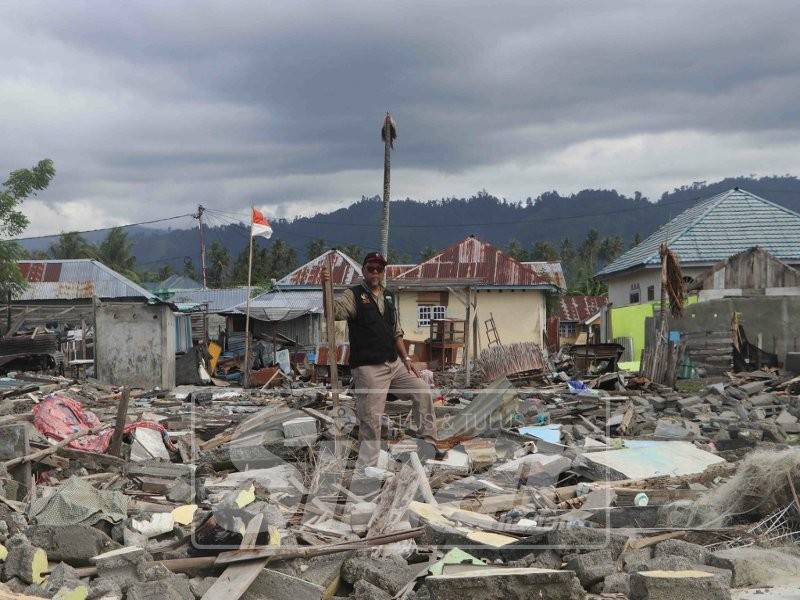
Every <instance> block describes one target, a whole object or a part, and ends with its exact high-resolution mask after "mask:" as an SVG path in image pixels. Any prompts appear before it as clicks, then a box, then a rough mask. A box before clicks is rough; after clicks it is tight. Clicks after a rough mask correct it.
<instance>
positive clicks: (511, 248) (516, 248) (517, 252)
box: [506, 239, 528, 261]
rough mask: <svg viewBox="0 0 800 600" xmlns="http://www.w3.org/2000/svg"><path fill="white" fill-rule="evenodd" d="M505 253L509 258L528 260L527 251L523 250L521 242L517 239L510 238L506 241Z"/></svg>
mask: <svg viewBox="0 0 800 600" xmlns="http://www.w3.org/2000/svg"><path fill="white" fill-rule="evenodd" d="M506 254H507V255H508V256H510V257H511V258H515V259H517V260H520V261H522V260H528V251H527V250H525V248H524V247H523V245H522V244H520V243H519V241H517V240H515V239H512V240H511V241H510V242H508V246H507V247H506Z"/></svg>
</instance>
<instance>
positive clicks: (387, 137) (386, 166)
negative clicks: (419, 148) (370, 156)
mask: <svg viewBox="0 0 800 600" xmlns="http://www.w3.org/2000/svg"><path fill="white" fill-rule="evenodd" d="M381 139H382V140H383V219H382V220H381V254H383V256H384V258H387V259H388V258H389V188H390V183H391V171H392V157H391V152H392V149H393V148H394V141H395V140H396V139H397V125H396V124H395V122H394V119H392V115H390V114H389V113H388V112H387V113H386V116H385V117H384V119H383V126H382V127H381Z"/></svg>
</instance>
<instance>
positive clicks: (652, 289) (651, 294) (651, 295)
mask: <svg viewBox="0 0 800 600" xmlns="http://www.w3.org/2000/svg"><path fill="white" fill-rule="evenodd" d="M647 299H648V300H655V299H656V286H654V285H649V286H647Z"/></svg>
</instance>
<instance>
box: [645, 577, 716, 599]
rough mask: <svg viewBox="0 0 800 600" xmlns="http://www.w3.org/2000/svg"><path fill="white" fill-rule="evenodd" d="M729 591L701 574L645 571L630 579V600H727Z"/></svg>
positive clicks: (714, 579)
mask: <svg viewBox="0 0 800 600" xmlns="http://www.w3.org/2000/svg"><path fill="white" fill-rule="evenodd" d="M730 597H731V594H730V590H729V589H728V588H726V587H725V586H724V585H723V584H722V583H720V581H719V580H718V579H717V578H716V577H714V576H713V575H711V574H710V573H705V572H703V571H689V570H687V571H644V572H641V573H633V574H632V575H631V579H630V598H631V600H695V599H697V598H703V600H730Z"/></svg>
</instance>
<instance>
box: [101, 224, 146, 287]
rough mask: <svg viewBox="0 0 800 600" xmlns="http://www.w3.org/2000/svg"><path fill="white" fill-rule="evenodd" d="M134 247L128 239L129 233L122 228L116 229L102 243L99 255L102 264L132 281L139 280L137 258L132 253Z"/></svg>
mask: <svg viewBox="0 0 800 600" xmlns="http://www.w3.org/2000/svg"><path fill="white" fill-rule="evenodd" d="M132 247H133V243H132V242H131V241H130V240H129V239H128V234H127V232H126V231H125V230H124V229H122V227H114V228H113V229H112V230H111V231H109V232H108V235H107V236H106V238H105V239H104V240H103V241H102V242H101V243H100V246H99V247H98V249H97V254H98V257H99V259H100V262H102V263H103V264H104V265H106V266H107V267H111V268H112V269H114V270H115V271H116V272H117V273H122V274H123V275H125V276H126V277H128V278H130V279H138V275H137V274H136V270H135V263H136V257H134V256H133V254H132V252H131V249H132Z"/></svg>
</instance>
